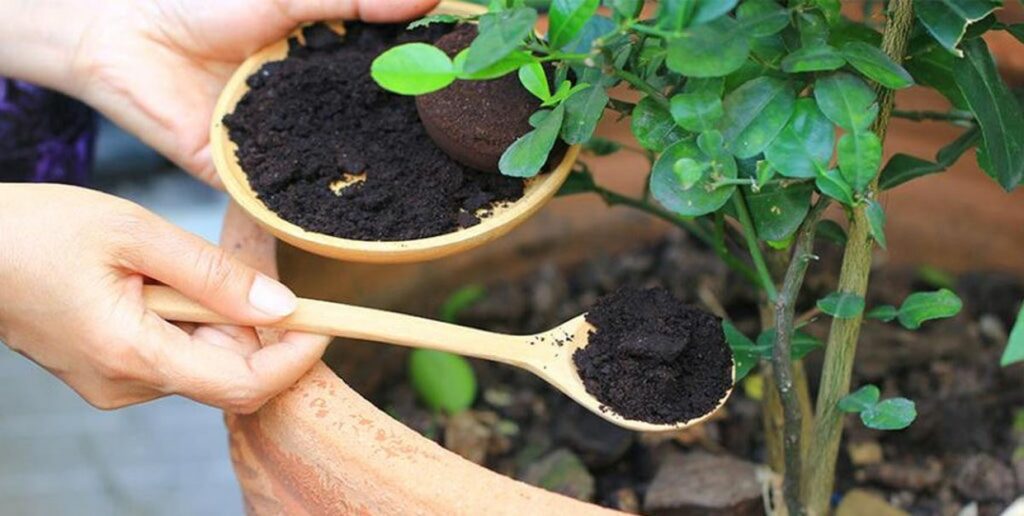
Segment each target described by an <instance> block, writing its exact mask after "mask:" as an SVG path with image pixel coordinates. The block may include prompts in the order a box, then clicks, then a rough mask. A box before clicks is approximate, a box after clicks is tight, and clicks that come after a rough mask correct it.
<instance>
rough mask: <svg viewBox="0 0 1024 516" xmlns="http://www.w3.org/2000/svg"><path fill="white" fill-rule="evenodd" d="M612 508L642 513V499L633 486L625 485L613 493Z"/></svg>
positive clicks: (631, 512)
mask: <svg viewBox="0 0 1024 516" xmlns="http://www.w3.org/2000/svg"><path fill="white" fill-rule="evenodd" d="M612 508H614V509H618V510H620V511H622V512H628V513H630V514H640V499H639V498H637V496H636V491H634V490H633V489H632V488H629V487H623V488H621V489H618V490H616V491H615V492H614V493H612Z"/></svg>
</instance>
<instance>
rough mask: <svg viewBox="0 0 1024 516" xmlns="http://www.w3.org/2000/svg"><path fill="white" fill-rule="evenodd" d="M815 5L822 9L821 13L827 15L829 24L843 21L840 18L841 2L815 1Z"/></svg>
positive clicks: (837, 0)
mask: <svg viewBox="0 0 1024 516" xmlns="http://www.w3.org/2000/svg"><path fill="white" fill-rule="evenodd" d="M814 4H815V5H817V6H818V9H821V12H823V13H825V19H827V20H828V23H829V24H835V23H836V22H838V21H840V20H841V19H842V16H840V10H841V9H842V5H840V0H814Z"/></svg>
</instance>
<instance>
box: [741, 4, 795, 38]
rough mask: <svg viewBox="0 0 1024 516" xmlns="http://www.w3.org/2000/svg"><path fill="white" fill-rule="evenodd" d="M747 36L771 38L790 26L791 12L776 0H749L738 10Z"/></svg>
mask: <svg viewBox="0 0 1024 516" xmlns="http://www.w3.org/2000/svg"><path fill="white" fill-rule="evenodd" d="M736 18H737V19H738V20H739V22H740V24H742V25H743V26H744V27H745V32H746V33H747V36H749V37H752V38H762V37H765V36H771V35H773V34H775V33H777V32H779V31H781V30H782V29H785V28H786V27H787V26H789V12H788V11H786V9H785V8H783V7H782V6H781V5H779V4H778V3H776V2H775V1H774V0H747V1H745V2H743V3H742V4H740V6H739V8H737V9H736Z"/></svg>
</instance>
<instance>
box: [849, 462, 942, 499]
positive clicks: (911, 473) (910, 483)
mask: <svg viewBox="0 0 1024 516" xmlns="http://www.w3.org/2000/svg"><path fill="white" fill-rule="evenodd" d="M856 477H857V480H859V481H869V482H877V483H879V484H882V485H885V486H888V487H892V488H895V489H909V490H911V491H920V490H922V489H928V488H931V487H934V486H935V485H937V484H938V483H939V482H941V481H942V463H941V462H939V461H937V460H935V459H934V458H929V459H928V460H927V461H925V463H924V464H923V465H919V464H906V463H901V462H885V463H881V464H873V465H871V466H868V467H867V468H865V469H863V470H861V471H858V472H857V475H856Z"/></svg>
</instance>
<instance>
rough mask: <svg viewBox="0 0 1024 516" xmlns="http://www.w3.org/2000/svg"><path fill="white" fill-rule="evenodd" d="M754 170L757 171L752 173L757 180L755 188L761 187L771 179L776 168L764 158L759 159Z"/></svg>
mask: <svg viewBox="0 0 1024 516" xmlns="http://www.w3.org/2000/svg"><path fill="white" fill-rule="evenodd" d="M756 172H757V173H756V174H755V175H754V177H755V180H756V181H757V185H756V186H757V189H761V188H764V187H765V185H767V184H768V181H771V180H772V178H773V177H775V173H776V172H777V170H775V167H773V166H772V164H771V163H768V162H767V161H765V160H760V161H758V162H757V168H756Z"/></svg>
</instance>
